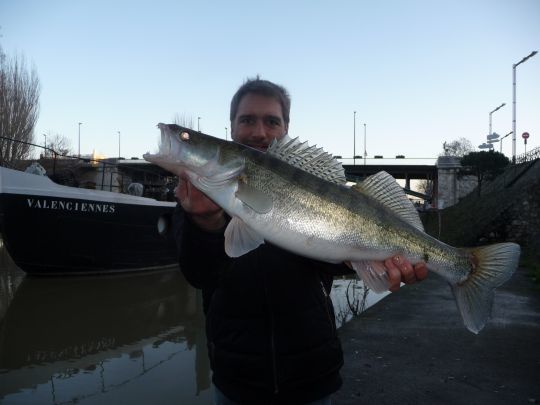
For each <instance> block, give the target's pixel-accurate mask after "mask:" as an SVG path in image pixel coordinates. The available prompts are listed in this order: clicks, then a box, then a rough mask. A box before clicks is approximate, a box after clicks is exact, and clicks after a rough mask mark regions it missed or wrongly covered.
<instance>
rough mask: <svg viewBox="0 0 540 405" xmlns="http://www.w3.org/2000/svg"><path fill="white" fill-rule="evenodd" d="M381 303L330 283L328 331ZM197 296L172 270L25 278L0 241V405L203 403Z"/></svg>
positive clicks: (206, 387)
mask: <svg viewBox="0 0 540 405" xmlns="http://www.w3.org/2000/svg"><path fill="white" fill-rule="evenodd" d="M381 298H382V296H381V295H376V294H372V293H371V292H370V293H369V294H368V293H367V291H366V290H365V288H364V287H363V285H362V283H361V282H359V281H354V280H348V279H340V280H335V281H334V287H333V290H332V300H333V302H334V307H335V312H336V318H337V323H338V326H339V325H341V324H343V323H345V322H347V321H348V320H349V319H350V318H351V317H352V316H353V315H356V312H360V311H361V309H363V308H362V307H364V306H365V307H369V306H370V305H372V304H373V303H375V302H376V301H378V300H379V299H381ZM210 387H211V382H210V369H209V362H208V354H207V351H206V337H205V334H204V314H203V312H202V300H201V297H200V293H199V292H198V291H197V290H195V289H193V288H192V287H190V286H189V284H187V282H186V281H185V279H184V278H183V276H182V274H181V273H180V272H177V271H167V272H162V273H140V274H131V275H114V276H96V277H64V278H62V277H54V278H30V277H25V276H24V273H23V272H22V271H21V270H20V269H18V268H17V267H16V266H15V264H14V263H13V261H12V260H11V258H10V257H9V255H8V254H7V252H6V251H5V249H4V248H3V247H2V246H1V239H0V403H2V404H3V403H5V404H14V403H25V404H26V403H32V404H68V403H83V404H113V403H114V404H116V403H133V404H146V403H155V402H158V403H160V404H168V403H174V404H211V403H212V392H211V388H210Z"/></svg>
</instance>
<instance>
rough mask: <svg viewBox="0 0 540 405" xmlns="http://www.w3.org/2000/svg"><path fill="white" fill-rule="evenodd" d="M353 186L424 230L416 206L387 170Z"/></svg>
mask: <svg viewBox="0 0 540 405" xmlns="http://www.w3.org/2000/svg"><path fill="white" fill-rule="evenodd" d="M351 188H352V189H353V190H356V191H359V192H361V193H364V194H366V195H368V196H370V197H371V198H373V199H375V200H377V201H378V202H379V203H381V204H383V205H384V206H385V207H387V208H388V209H390V210H391V211H392V212H393V213H395V214H396V215H397V216H398V217H399V218H401V219H402V220H404V221H405V222H407V223H408V224H410V225H412V226H414V227H415V228H416V229H419V230H421V231H422V232H423V231H424V225H423V224H422V221H421V220H420V216H419V215H418V212H417V211H416V208H414V205H413V204H412V203H411V202H410V201H409V199H408V198H407V195H406V194H405V192H404V191H403V189H402V188H401V187H400V185H399V184H397V182H396V179H394V178H393V177H392V176H391V175H390V174H388V173H387V172H385V171H382V172H378V173H376V174H374V175H372V176H369V177H367V178H366V179H365V180H364V181H362V182H361V183H358V184H355V185H354V186H352V187H351Z"/></svg>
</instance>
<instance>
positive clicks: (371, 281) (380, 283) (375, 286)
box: [351, 260, 390, 294]
mask: <svg viewBox="0 0 540 405" xmlns="http://www.w3.org/2000/svg"><path fill="white" fill-rule="evenodd" d="M351 265H352V268H353V269H354V271H356V273H357V274H358V277H360V278H361V279H362V281H363V282H364V283H365V284H366V285H367V286H368V287H369V288H370V289H371V290H373V291H374V292H375V293H377V294H380V293H383V292H385V291H388V289H389V288H390V279H389V278H388V273H387V272H386V267H385V266H384V264H383V262H377V261H368V260H362V261H359V262H351Z"/></svg>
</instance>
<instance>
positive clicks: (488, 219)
mask: <svg viewBox="0 0 540 405" xmlns="http://www.w3.org/2000/svg"><path fill="white" fill-rule="evenodd" d="M422 219H423V221H424V224H425V226H426V230H427V232H428V233H430V234H431V235H433V236H435V237H437V238H438V239H441V240H443V241H445V242H447V243H449V244H451V245H458V246H473V245H478V244H485V243H493V242H499V241H513V242H517V243H519V244H520V245H521V246H523V247H524V248H530V249H529V250H532V251H537V252H538V251H540V160H538V159H537V160H535V161H532V162H526V163H522V164H520V165H515V166H511V167H509V168H508V169H506V170H505V172H504V173H502V174H501V175H499V176H498V177H497V178H495V179H494V180H492V181H490V182H486V183H485V184H483V186H482V190H481V194H480V195H478V192H477V190H474V191H473V192H471V193H470V194H469V195H467V196H466V197H464V198H462V199H461V200H460V202H459V203H458V204H456V205H454V206H452V207H449V208H447V209H444V210H441V211H440V212H430V213H424V214H423V218H422Z"/></svg>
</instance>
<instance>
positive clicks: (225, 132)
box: [225, 127, 228, 141]
mask: <svg viewBox="0 0 540 405" xmlns="http://www.w3.org/2000/svg"><path fill="white" fill-rule="evenodd" d="M225 140H226V141H227V140H228V138H227V127H225Z"/></svg>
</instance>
